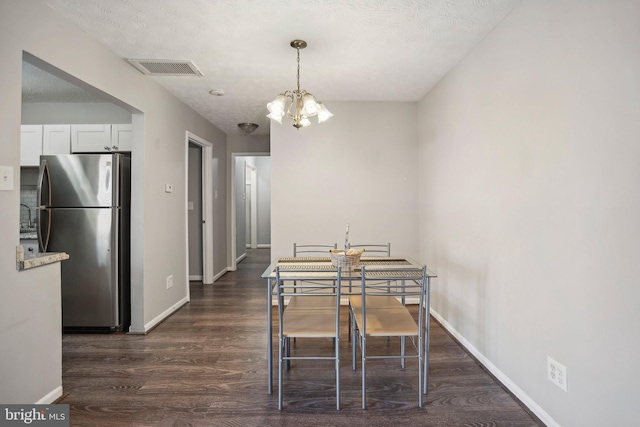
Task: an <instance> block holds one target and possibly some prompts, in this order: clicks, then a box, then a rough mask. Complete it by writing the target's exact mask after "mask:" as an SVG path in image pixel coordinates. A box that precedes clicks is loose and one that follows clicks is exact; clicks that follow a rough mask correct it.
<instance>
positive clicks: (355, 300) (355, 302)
mask: <svg viewBox="0 0 640 427" xmlns="http://www.w3.org/2000/svg"><path fill="white" fill-rule="evenodd" d="M358 291H360V292H362V290H361V289H358ZM366 303H367V310H369V309H373V308H404V306H403V305H402V303H401V302H400V301H398V299H397V298H396V297H394V296H390V295H381V296H371V295H368V296H367V299H366ZM349 305H350V306H351V307H352V308H353V309H355V308H362V293H360V294H358V295H352V296H350V297H349Z"/></svg>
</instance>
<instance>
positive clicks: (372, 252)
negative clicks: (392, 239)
mask: <svg viewBox="0 0 640 427" xmlns="http://www.w3.org/2000/svg"><path fill="white" fill-rule="evenodd" d="M349 247H350V248H351V249H364V253H363V255H364V256H376V257H381V256H387V257H389V256H391V243H384V244H366V245H349Z"/></svg>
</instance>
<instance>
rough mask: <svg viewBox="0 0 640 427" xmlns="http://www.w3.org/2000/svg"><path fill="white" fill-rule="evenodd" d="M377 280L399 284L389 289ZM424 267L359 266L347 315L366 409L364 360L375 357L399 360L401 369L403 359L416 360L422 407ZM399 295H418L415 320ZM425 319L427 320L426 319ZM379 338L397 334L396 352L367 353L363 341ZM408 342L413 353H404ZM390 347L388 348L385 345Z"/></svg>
mask: <svg viewBox="0 0 640 427" xmlns="http://www.w3.org/2000/svg"><path fill="white" fill-rule="evenodd" d="M378 279H385V280H387V279H388V280H394V281H398V282H399V285H398V286H397V287H395V288H394V289H392V290H389V289H388V288H387V286H386V284H384V283H381V282H380V281H379V280H378ZM425 286H426V267H423V268H422V269H421V270H406V269H404V270H403V269H379V268H378V269H367V268H366V267H364V266H362V268H361V289H362V295H361V296H355V295H354V296H351V297H350V298H349V299H350V301H349V316H350V317H351V318H352V320H351V321H352V334H353V341H352V368H353V369H354V370H355V369H356V353H357V348H358V347H359V348H360V353H361V371H362V374H361V375H362V408H363V409H366V404H367V402H366V392H367V363H368V362H369V361H371V360H375V359H400V366H401V368H402V369H403V370H404V368H405V360H406V359H417V360H418V406H419V407H421V408H422V406H423V393H422V385H423V381H422V379H423V376H424V375H426V373H425V372H423V358H424V357H425V355H424V345H423V339H425V337H424V331H425V328H424V322H425V313H424V311H425V310H424V298H425V289H426V288H425ZM403 297H419V298H418V299H419V305H418V320H417V321H416V320H415V319H414V316H413V315H412V314H411V312H410V311H409V310H408V309H407V307H406V306H405V305H404V304H403V303H402V302H401V300H402V298H403ZM427 320H428V319H427ZM382 337H399V338H400V343H401V345H400V354H399V355H398V354H397V353H396V354H393V353H392V352H391V351H388V352H386V353H385V354H376V355H373V354H369V351H368V349H367V343H368V342H369V341H370V340H375V339H379V338H382ZM407 338H408V341H409V342H410V343H411V346H410V347H412V348H413V349H414V350H415V354H411V355H408V354H407V352H406V348H407V346H406V342H407ZM387 348H389V349H390V347H387Z"/></svg>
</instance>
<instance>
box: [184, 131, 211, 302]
mask: <svg viewBox="0 0 640 427" xmlns="http://www.w3.org/2000/svg"><path fill="white" fill-rule="evenodd" d="M189 142H192V143H193V144H195V145H198V146H199V147H201V149H202V218H203V221H204V222H203V224H202V283H204V284H206V285H209V284H212V283H213V281H214V278H213V257H214V249H213V164H212V160H213V144H212V143H211V142H209V141H207V140H206V139H203V138H200V137H199V136H197V135H195V134H193V133H191V132H189V131H187V132H186V136H185V152H184V153H185V154H184V155H185V184H184V185H185V191H184V198H185V200H184V209H185V239H186V248H187V250H186V251H185V252H186V262H187V264H186V265H187V281H186V283H187V295H189V289H188V288H189Z"/></svg>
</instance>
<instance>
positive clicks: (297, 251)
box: [293, 243, 338, 257]
mask: <svg viewBox="0 0 640 427" xmlns="http://www.w3.org/2000/svg"><path fill="white" fill-rule="evenodd" d="M337 247H338V244H337V243H334V244H333V245H325V244H300V243H294V244H293V256H294V257H298V256H311V255H315V256H329V251H330V250H331V249H336V248H337Z"/></svg>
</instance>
